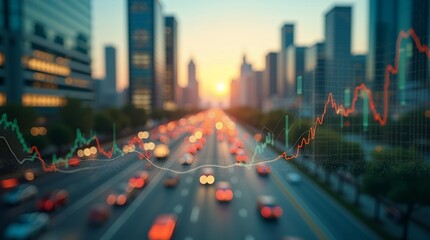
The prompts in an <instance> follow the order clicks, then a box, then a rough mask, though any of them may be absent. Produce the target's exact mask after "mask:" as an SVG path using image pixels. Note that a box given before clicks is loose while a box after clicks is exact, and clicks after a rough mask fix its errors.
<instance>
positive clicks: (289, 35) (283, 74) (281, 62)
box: [276, 24, 294, 98]
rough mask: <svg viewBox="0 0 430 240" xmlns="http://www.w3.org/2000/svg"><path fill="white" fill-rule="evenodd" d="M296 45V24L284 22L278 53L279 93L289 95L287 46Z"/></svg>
mask: <svg viewBox="0 0 430 240" xmlns="http://www.w3.org/2000/svg"><path fill="white" fill-rule="evenodd" d="M291 45H294V24H284V25H283V26H282V28H281V49H280V51H279V54H278V77H277V81H278V83H277V85H276V87H277V94H278V96H279V97H280V98H286V97H288V96H287V85H288V84H287V48H288V47H289V46H291Z"/></svg>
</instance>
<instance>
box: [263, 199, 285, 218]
mask: <svg viewBox="0 0 430 240" xmlns="http://www.w3.org/2000/svg"><path fill="white" fill-rule="evenodd" d="M257 210H258V211H259V213H260V215H261V217H263V218H264V219H278V218H280V217H281V216H282V214H283V211H282V208H281V207H280V206H279V205H277V204H276V200H275V198H274V197H272V196H268V195H262V196H259V197H258V198H257Z"/></svg>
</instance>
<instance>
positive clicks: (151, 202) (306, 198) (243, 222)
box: [0, 112, 378, 240]
mask: <svg viewBox="0 0 430 240" xmlns="http://www.w3.org/2000/svg"><path fill="white" fill-rule="evenodd" d="M204 114H208V113H204ZM218 115H220V116H218ZM218 115H217V117H213V116H212V117H213V118H214V119H211V117H204V118H203V119H204V120H202V121H201V122H199V123H195V124H192V125H191V126H190V129H191V130H190V131H184V132H181V133H180V134H178V136H177V137H176V138H174V139H170V142H169V147H170V154H169V157H168V159H167V160H164V161H160V160H156V159H154V158H153V157H152V158H150V160H151V162H152V163H153V164H155V165H156V166H152V167H150V168H148V167H147V164H148V161H147V160H140V159H139V158H138V157H137V154H138V153H136V152H132V153H128V154H125V155H124V156H122V157H119V158H117V159H114V160H108V159H101V160H99V161H88V162H87V163H85V164H86V165H85V166H96V167H97V168H96V169H93V170H85V171H78V172H76V173H58V172H57V173H49V174H46V175H43V176H41V177H40V178H36V179H35V180H34V181H33V182H32V184H34V185H36V186H37V187H38V189H39V196H40V193H43V192H46V191H50V190H54V189H59V188H61V189H66V190H67V191H68V192H69V194H70V199H69V202H68V204H67V205H66V206H64V207H63V208H61V209H59V210H58V211H55V212H54V213H51V214H50V217H51V219H50V223H49V226H48V229H47V231H45V232H44V233H43V234H42V235H41V236H39V238H40V239H147V236H148V232H149V230H150V228H151V226H152V224H153V222H154V220H155V219H156V217H157V216H158V215H160V214H164V213H167V214H172V213H174V214H176V215H177V223H176V228H175V231H174V235H173V239H186V240H191V239H194V240H196V239H245V240H252V239H284V238H286V237H298V238H301V239H378V236H377V235H376V234H374V233H373V232H372V231H371V230H369V229H368V228H367V227H365V226H364V225H363V224H361V223H360V222H359V221H358V220H356V219H355V218H354V217H353V216H352V215H350V214H349V213H347V212H346V211H345V210H343V209H342V207H341V206H339V205H338V204H337V203H336V202H335V201H333V200H332V199H331V198H330V197H329V196H328V195H326V194H325V193H324V192H322V191H321V190H320V189H319V188H318V187H317V186H316V185H314V184H313V183H312V182H311V181H310V180H309V179H307V178H306V177H305V176H301V180H300V181H299V182H291V181H289V180H288V179H287V177H286V176H287V174H288V173H291V172H296V173H298V172H297V170H295V169H294V168H293V167H292V166H291V165H290V164H289V163H288V162H286V161H285V160H283V159H280V160H277V161H272V162H270V163H268V164H269V166H271V169H272V172H271V173H270V175H269V176H267V177H263V176H260V175H258V174H257V172H256V166H255V165H253V166H246V165H245V166H243V165H237V164H235V163H236V161H235V158H234V156H233V155H232V154H230V150H229V149H230V147H231V143H230V142H229V141H228V140H227V139H226V138H224V139H218V137H219V135H222V134H223V132H221V131H219V130H220V129H217V128H216V124H215V123H216V122H217V121H222V120H220V119H227V117H226V115H225V114H224V113H222V112H221V113H218ZM202 126H206V128H207V129H208V130H209V131H208V133H207V134H206V135H205V139H206V143H205V144H204V145H203V148H202V149H201V150H200V151H198V152H197V153H196V154H195V158H194V161H193V163H192V164H191V165H190V166H184V165H181V164H180V163H179V161H178V159H179V158H180V157H181V156H182V155H184V154H185V153H186V152H187V151H188V148H189V144H190V143H189V141H188V136H189V135H190V134H191V132H192V131H194V130H195V129H197V128H200V127H202ZM225 126H226V124H224V127H225ZM234 126H235V131H236V136H237V138H238V139H240V140H241V141H242V142H243V145H244V146H243V150H244V151H245V153H246V155H247V156H248V157H249V158H248V162H251V161H252V156H253V154H254V149H255V147H256V146H257V142H256V141H255V140H254V138H253V137H252V136H253V135H252V134H251V133H250V132H247V131H246V130H245V129H244V128H242V127H241V126H240V125H239V124H238V123H237V122H235V124H234ZM193 129H194V130H193ZM122 144H125V142H122ZM278 155H279V153H275V152H274V151H273V150H272V149H270V148H266V149H265V151H264V152H263V153H261V154H257V155H256V156H255V158H254V163H257V164H258V163H259V162H262V161H270V160H271V159H274V158H276V157H277V156H278ZM81 165H84V164H81ZM205 165H212V166H213V168H214V173H215V174H214V175H215V179H216V180H215V184H216V183H217V182H219V181H227V182H229V183H230V184H231V187H232V190H233V192H234V198H233V200H232V201H231V202H227V203H220V202H218V201H217V200H216V198H215V184H214V185H209V186H207V185H201V184H200V183H199V177H200V171H201V167H202V166H205ZM226 166H228V167H226ZM80 167H84V166H78V167H75V168H76V169H79V168H80ZM158 167H160V168H163V169H160V168H158ZM166 169H167V170H166ZM139 170H148V171H149V174H150V177H149V179H150V180H149V184H148V185H147V186H145V187H144V188H143V189H141V190H136V192H137V195H136V196H135V198H134V199H130V201H128V202H127V204H126V205H125V206H122V207H117V206H112V207H111V206H109V208H111V213H112V215H111V217H110V218H109V219H108V221H107V222H105V223H104V224H103V225H102V226H100V227H90V226H89V225H88V214H89V212H90V209H91V208H92V206H94V205H95V204H106V197H107V196H108V195H109V193H110V192H112V189H114V188H115V187H116V186H117V185H118V184H120V183H127V182H128V180H129V178H130V177H132V175H133V174H134V173H135V172H136V171H139ZM170 171H175V172H177V173H179V183H178V185H177V186H176V187H174V188H166V187H165V186H164V185H163V179H164V177H165V176H166V174H168V173H169V172H170ZM298 174H300V173H298ZM259 195H271V196H274V197H275V198H276V200H277V203H278V204H279V206H280V207H281V208H282V209H283V215H282V216H281V217H280V218H279V219H277V220H276V221H270V220H267V219H263V218H262V217H261V215H260V212H259V211H258V210H257V202H256V201H257V197H258V196H259ZM35 206H36V200H34V199H33V200H31V201H28V202H26V203H23V204H21V205H18V206H6V205H2V206H1V209H0V211H1V212H2V217H1V220H0V230H1V231H2V232H3V231H4V230H5V228H6V227H7V226H8V224H9V223H10V222H11V220H13V219H15V218H17V217H18V216H19V215H20V214H22V213H25V212H31V211H35Z"/></svg>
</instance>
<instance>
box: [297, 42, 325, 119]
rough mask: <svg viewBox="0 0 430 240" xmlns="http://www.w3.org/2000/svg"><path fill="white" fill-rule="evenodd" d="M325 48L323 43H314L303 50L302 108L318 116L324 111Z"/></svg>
mask: <svg viewBox="0 0 430 240" xmlns="http://www.w3.org/2000/svg"><path fill="white" fill-rule="evenodd" d="M325 85H326V83H325V48H324V43H316V44H315V45H313V46H311V47H309V48H307V49H306V51H305V74H304V79H303V101H302V104H303V105H304V108H306V109H309V110H310V112H311V113H313V114H311V115H312V116H319V115H321V114H322V113H323V111H324V101H325V100H326V98H327V96H326V93H325Z"/></svg>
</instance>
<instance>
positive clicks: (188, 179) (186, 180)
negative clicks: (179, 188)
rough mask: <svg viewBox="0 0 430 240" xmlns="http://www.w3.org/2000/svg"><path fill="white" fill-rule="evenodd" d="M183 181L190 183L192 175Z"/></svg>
mask: <svg viewBox="0 0 430 240" xmlns="http://www.w3.org/2000/svg"><path fill="white" fill-rule="evenodd" d="M185 182H186V183H188V184H189V183H192V182H193V177H191V176H188V177H187V178H186V179H185Z"/></svg>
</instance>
